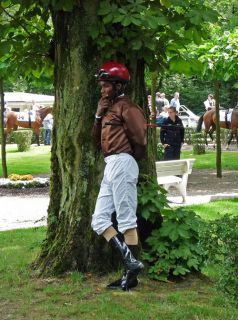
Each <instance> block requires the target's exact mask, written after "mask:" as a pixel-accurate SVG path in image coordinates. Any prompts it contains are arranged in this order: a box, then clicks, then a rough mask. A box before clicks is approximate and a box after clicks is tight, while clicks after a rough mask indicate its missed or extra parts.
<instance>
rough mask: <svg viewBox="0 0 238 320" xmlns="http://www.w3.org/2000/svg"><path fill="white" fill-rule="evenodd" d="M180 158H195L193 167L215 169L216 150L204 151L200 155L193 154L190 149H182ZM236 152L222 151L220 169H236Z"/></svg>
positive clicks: (237, 158)
mask: <svg viewBox="0 0 238 320" xmlns="http://www.w3.org/2000/svg"><path fill="white" fill-rule="evenodd" d="M181 158H182V159H187V158H195V159H196V161H195V162H194V165H193V169H216V152H215V151H206V153H205V154H202V155H194V154H193V152H192V151H182V154H181ZM237 160H238V152H231V151H224V152H222V169H224V170H238V161H237Z"/></svg>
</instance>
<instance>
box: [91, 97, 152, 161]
mask: <svg viewBox="0 0 238 320" xmlns="http://www.w3.org/2000/svg"><path fill="white" fill-rule="evenodd" d="M92 134H93V139H94V142H95V144H96V146H97V148H98V149H101V150H102V152H103V155H104V157H107V156H109V155H112V154H117V153H122V152H123V153H129V154H131V155H132V156H133V157H134V158H135V159H136V160H140V159H141V158H143V157H144V155H145V150H146V126H145V118H144V115H143V111H142V109H141V108H139V107H138V106H137V105H135V104H134V103H133V102H131V101H130V100H129V98H127V97H125V96H122V97H118V98H116V99H115V100H114V102H113V104H112V106H111V107H109V109H108V111H107V112H106V114H105V115H104V116H103V117H102V119H101V121H100V120H99V121H96V122H95V124H94V127H93V131H92Z"/></svg>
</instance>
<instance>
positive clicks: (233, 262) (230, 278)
mask: <svg viewBox="0 0 238 320" xmlns="http://www.w3.org/2000/svg"><path fill="white" fill-rule="evenodd" d="M201 239H202V240H201V246H202V248H203V250H204V252H205V253H206V259H207V262H209V263H215V264H217V265H218V283H217V286H218V288H219V289H220V290H222V291H223V292H225V293H227V294H229V295H230V296H231V297H232V298H233V299H234V300H235V301H238V216H235V217H232V216H230V215H228V214H227V215H224V216H223V217H222V218H220V219H216V220H214V221H209V223H208V224H207V225H206V227H205V228H204V229H203V232H202V235H201Z"/></svg>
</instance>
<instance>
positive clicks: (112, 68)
mask: <svg viewBox="0 0 238 320" xmlns="http://www.w3.org/2000/svg"><path fill="white" fill-rule="evenodd" d="M96 77H97V80H98V81H111V82H113V81H118V82H123V83H127V82H128V81H130V74H129V71H128V69H127V68H126V67H125V66H124V65H123V64H121V63H118V62H115V61H111V62H107V63H105V64H104V65H103V66H101V68H100V70H99V72H98V74H96Z"/></svg>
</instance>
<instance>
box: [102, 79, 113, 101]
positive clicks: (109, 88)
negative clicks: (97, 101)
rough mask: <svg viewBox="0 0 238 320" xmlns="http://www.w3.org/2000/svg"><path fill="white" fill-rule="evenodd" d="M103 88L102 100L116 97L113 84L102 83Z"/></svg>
mask: <svg viewBox="0 0 238 320" xmlns="http://www.w3.org/2000/svg"><path fill="white" fill-rule="evenodd" d="M100 86H101V96H102V98H109V99H110V98H113V97H114V95H115V90H114V87H113V85H112V83H111V82H109V81H100Z"/></svg>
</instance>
